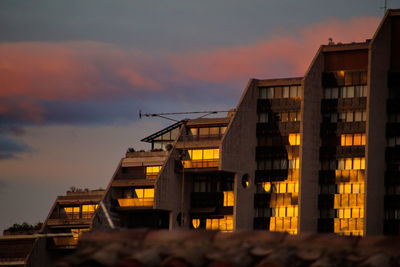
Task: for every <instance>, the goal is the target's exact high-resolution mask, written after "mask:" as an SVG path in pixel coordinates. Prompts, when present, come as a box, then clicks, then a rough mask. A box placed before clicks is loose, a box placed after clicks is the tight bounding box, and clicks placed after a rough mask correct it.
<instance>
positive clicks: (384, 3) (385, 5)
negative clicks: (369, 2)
mask: <svg viewBox="0 0 400 267" xmlns="http://www.w3.org/2000/svg"><path fill="white" fill-rule="evenodd" d="M380 9H383V12H385V13H386V10H387V0H384V2H383V6H381V7H380Z"/></svg>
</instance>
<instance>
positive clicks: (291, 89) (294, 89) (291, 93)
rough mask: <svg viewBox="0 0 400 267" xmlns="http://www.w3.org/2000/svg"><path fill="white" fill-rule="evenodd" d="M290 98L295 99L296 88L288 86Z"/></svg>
mask: <svg viewBox="0 0 400 267" xmlns="http://www.w3.org/2000/svg"><path fill="white" fill-rule="evenodd" d="M290 97H291V98H294V97H297V86H290Z"/></svg>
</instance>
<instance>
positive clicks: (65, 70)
mask: <svg viewBox="0 0 400 267" xmlns="http://www.w3.org/2000/svg"><path fill="white" fill-rule="evenodd" d="M378 22H379V19H378V18H376V17H359V18H354V19H351V20H347V21H339V20H336V19H330V20H327V21H324V22H321V23H317V24H312V25H309V26H307V27H305V28H299V29H298V31H297V34H294V35H293V34H289V33H287V32H283V31H282V33H281V34H275V35H274V36H272V37H267V38H264V39H260V40H259V41H256V42H249V43H248V44H247V45H239V46H224V47H219V48H215V49H213V50H201V51H191V52H182V53H172V52H169V53H168V52H166V51H164V52H163V51H157V52H153V53H151V52H144V51H143V50H139V49H137V48H135V47H122V46H116V45H113V44H108V43H101V42H93V41H74V42H53V43H50V42H20V43H2V44H0V54H1V55H2V56H1V57H0V85H1V90H0V124H1V122H2V121H3V122H4V121H7V122H9V123H12V122H14V123H15V122H18V123H49V122H50V123H57V122H59V123H72V124H73V123H81V122H88V123H90V122H93V121H95V122H101V121H103V122H106V123H108V122H109V121H112V120H113V119H114V120H115V119H118V118H121V117H124V118H126V119H128V120H129V119H130V120H132V118H136V116H131V115H129V113H132V111H135V108H138V106H146V107H147V108H149V109H152V110H157V109H158V108H160V107H165V106H167V107H174V109H176V110H179V109H181V108H182V107H183V103H186V104H189V106H190V104H202V103H204V104H209V105H219V104H221V103H223V102H224V101H225V103H226V101H227V99H229V101H232V103H233V102H234V98H235V97H237V96H238V94H239V93H240V92H241V91H242V90H243V86H244V85H245V84H246V82H247V80H248V79H249V78H252V77H254V78H276V77H288V76H299V75H303V74H304V72H305V71H306V68H307V66H308V65H309V64H310V62H311V59H312V57H313V56H314V54H315V53H316V51H317V49H318V46H319V45H320V44H323V43H327V41H328V38H329V37H332V38H333V40H334V41H335V42H339V41H341V42H351V41H364V40H365V39H367V38H371V37H372V35H373V31H374V30H375V29H376V27H377V25H378ZM119 103H122V104H119ZM229 103H231V102H229ZM233 104H234V103H233Z"/></svg>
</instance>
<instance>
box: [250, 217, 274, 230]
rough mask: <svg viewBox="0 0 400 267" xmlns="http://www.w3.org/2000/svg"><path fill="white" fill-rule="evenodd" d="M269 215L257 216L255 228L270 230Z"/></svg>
mask: <svg viewBox="0 0 400 267" xmlns="http://www.w3.org/2000/svg"><path fill="white" fill-rule="evenodd" d="M269 221H270V218H269V217H255V218H254V219H253V228H254V230H269Z"/></svg>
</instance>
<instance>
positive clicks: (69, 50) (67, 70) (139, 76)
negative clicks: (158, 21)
mask: <svg viewBox="0 0 400 267" xmlns="http://www.w3.org/2000/svg"><path fill="white" fill-rule="evenodd" d="M0 54H1V57H0V84H1V87H2V88H1V90H0V97H15V96H24V97H26V96H28V97H34V98H39V99H44V100H60V99H61V100H69V99H74V100H85V99H86V100H87V99H90V98H93V97H109V96H112V95H113V94H115V93H116V92H120V93H126V92H127V91H128V92H129V91H132V92H137V91H142V90H159V89H160V85H159V84H158V83H157V82H156V81H153V80H152V78H151V77H147V76H146V74H144V73H143V71H142V70H140V67H138V65H139V64H137V62H135V60H136V59H137V58H134V57H128V56H129V54H127V53H126V52H124V51H123V50H120V49H118V48H117V47H114V46H112V45H109V44H103V43H97V42H64V43H45V42H25V43H4V44H0ZM142 60H143V59H142ZM139 66H140V65H139ZM122 89H123V90H122Z"/></svg>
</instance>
